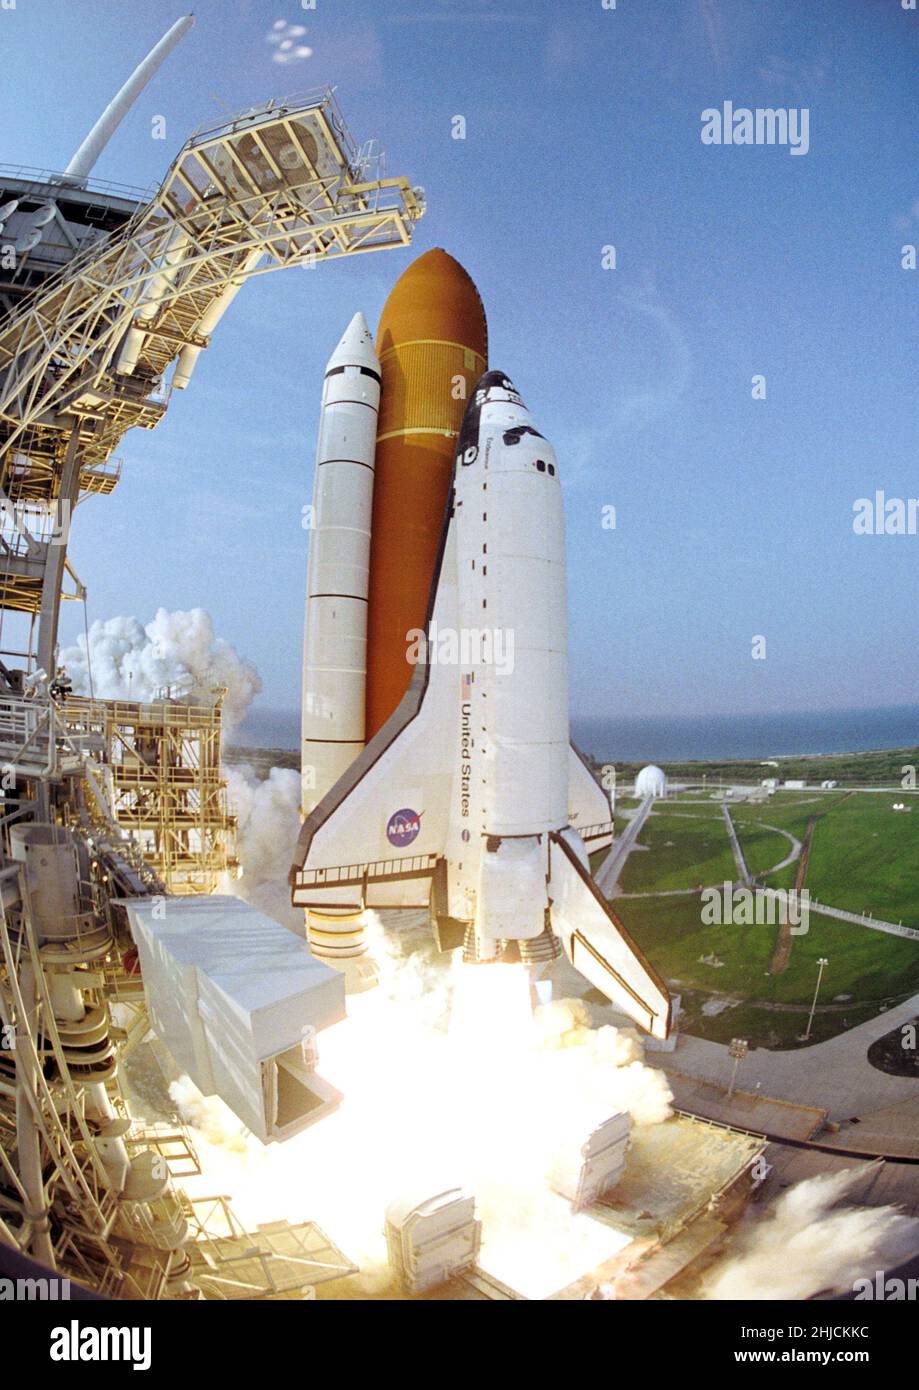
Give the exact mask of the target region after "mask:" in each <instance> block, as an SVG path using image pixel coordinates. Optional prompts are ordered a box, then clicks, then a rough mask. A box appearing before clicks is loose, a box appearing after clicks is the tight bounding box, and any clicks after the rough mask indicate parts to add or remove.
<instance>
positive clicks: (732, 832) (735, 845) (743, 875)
mask: <svg viewBox="0 0 919 1390" xmlns="http://www.w3.org/2000/svg"><path fill="white" fill-rule="evenodd" d="M721 814H722V815H723V816H724V823H725V825H726V826H727V828H728V839H729V840H730V842H731V849H732V850H733V852H734V863H735V864H736V865H737V872H738V874H739V875H740V881H741V883H743V884H744V885H745V886H746V887H747V888H749V886H750V870H749V869H748V868H747V861H746V859H744V856H743V850H742V849H741V847H740V841H739V840H738V838H737V830H736V829H735V827H734V822H733V820H732V819H731V813H730V811H729V810H728V808H727V806H722V808H721Z"/></svg>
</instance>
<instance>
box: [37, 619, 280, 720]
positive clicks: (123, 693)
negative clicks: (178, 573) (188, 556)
mask: <svg viewBox="0 0 919 1390" xmlns="http://www.w3.org/2000/svg"><path fill="white" fill-rule="evenodd" d="M60 661H61V664H62V665H63V666H64V667H66V669H67V673H68V675H69V676H70V679H71V681H72V682H73V688H74V691H75V692H76V694H78V695H89V694H90V693H91V692H94V693H95V694H96V696H98V697H99V698H100V699H103V700H140V701H148V700H152V699H154V698H155V697H159V696H162V695H163V694H164V693H165V692H166V691H167V690H168V691H169V692H170V693H171V694H175V695H177V696H179V697H180V698H182V699H189V700H200V701H201V702H202V703H203V704H211V703H212V702H213V699H214V696H213V690H214V688H215V687H216V686H226V690H227V693H226V695H225V697H224V701H223V711H224V720H225V724H226V726H227V727H229V728H233V727H235V726H236V725H237V724H239V722H240V721H241V719H242V717H243V715H244V714H245V712H246V710H247V708H248V707H249V705H250V704H251V702H252V700H253V699H254V697H255V696H256V695H257V694H258V693H259V691H260V690H261V688H262V682H261V679H260V677H259V674H258V672H257V671H256V669H255V667H254V666H253V665H252V663H251V662H249V661H247V660H246V659H245V657H242V656H240V655H239V653H238V652H237V650H236V648H235V647H233V646H231V645H230V643H229V642H226V641H224V639H223V638H222V637H217V636H216V635H215V633H214V624H213V622H212V620H211V616H210V614H209V613H207V612H205V610H204V609H203V608H192V609H190V610H189V611H188V612H187V613H186V612H181V611H179V612H175V613H170V612H168V611H167V609H165V608H158V609H157V611H156V617H155V618H154V619H153V621H152V622H149V623H147V625H146V627H143V626H142V625H141V624H140V623H139V622H138V621H137V619H136V618H128V617H120V618H108V619H106V620H105V621H104V622H101V621H98V620H97V621H96V622H94V623H93V624H92V625H91V626H90V629H89V654H88V660H87V649H86V638H85V637H84V636H83V635H82V634H81V635H80V636H79V637H78V638H77V641H76V643H75V645H74V646H72V647H66V648H64V650H63V651H62V652H61V654H60ZM90 668H91V670H92V680H90Z"/></svg>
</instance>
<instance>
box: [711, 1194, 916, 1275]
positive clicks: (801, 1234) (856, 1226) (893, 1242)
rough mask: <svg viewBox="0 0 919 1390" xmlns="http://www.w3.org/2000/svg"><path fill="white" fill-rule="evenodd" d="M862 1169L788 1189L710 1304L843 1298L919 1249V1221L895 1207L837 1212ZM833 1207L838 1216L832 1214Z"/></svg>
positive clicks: (750, 1236)
mask: <svg viewBox="0 0 919 1390" xmlns="http://www.w3.org/2000/svg"><path fill="white" fill-rule="evenodd" d="M863 1177H864V1169H863V1168H844V1169H843V1170H842V1171H841V1172H839V1173H823V1174H821V1175H820V1176H819V1177H816V1178H808V1179H806V1180H805V1181H804V1182H799V1183H797V1184H796V1186H794V1187H792V1188H790V1189H789V1191H788V1192H786V1193H785V1194H784V1195H783V1196H782V1197H780V1198H779V1200H778V1201H777V1202H776V1203H775V1205H774V1206H773V1207H772V1208H771V1209H770V1211H769V1212H768V1213H767V1214H766V1216H765V1217H764V1218H762V1219H755V1218H752V1217H751V1218H749V1220H750V1223H751V1224H748V1225H746V1228H745V1229H744V1228H741V1231H740V1233H739V1236H738V1243H737V1247H736V1250H737V1253H736V1254H734V1255H733V1256H730V1255H729V1256H728V1258H727V1260H726V1262H722V1264H721V1265H720V1266H718V1267H717V1268H716V1269H715V1270H714V1271H713V1273H712V1274H711V1275H710V1277H709V1280H708V1282H707V1283H706V1285H705V1288H704V1296H705V1297H706V1298H713V1299H715V1298H717V1299H722V1298H725V1299H731V1298H738V1299H802V1298H810V1297H812V1296H813V1295H814V1294H816V1293H819V1292H820V1291H821V1290H834V1291H836V1292H840V1293H841V1292H846V1291H848V1290H851V1288H852V1287H853V1284H854V1282H855V1280H856V1279H858V1278H859V1277H862V1276H867V1277H869V1278H873V1277H874V1274H875V1271H876V1270H885V1269H891V1268H894V1267H895V1266H896V1265H897V1264H899V1263H901V1262H902V1260H903V1259H905V1257H906V1256H907V1255H909V1254H912V1253H913V1252H914V1251H915V1249H916V1247H917V1245H919V1221H915V1220H913V1218H912V1217H909V1216H904V1215H902V1214H901V1213H900V1212H899V1211H897V1210H896V1208H895V1207H853V1206H844V1207H839V1206H838V1204H839V1203H840V1202H841V1201H842V1200H843V1198H845V1197H847V1196H848V1195H849V1193H850V1192H851V1191H852V1189H853V1188H854V1187H855V1186H856V1185H857V1184H858V1183H859V1181H860V1180H861V1179H863ZM834 1208H836V1210H834Z"/></svg>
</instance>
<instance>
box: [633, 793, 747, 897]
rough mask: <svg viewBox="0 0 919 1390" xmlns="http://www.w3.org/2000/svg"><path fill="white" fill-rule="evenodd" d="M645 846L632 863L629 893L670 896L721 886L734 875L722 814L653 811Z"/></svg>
mask: <svg viewBox="0 0 919 1390" xmlns="http://www.w3.org/2000/svg"><path fill="white" fill-rule="evenodd" d="M639 844H641V845H646V846H647V849H646V850H644V851H643V850H640V849H636V850H633V851H632V853H631V854H630V855H629V857H628V859H627V860H626V864H625V869H624V871H623V875H622V880H621V886H622V891H623V892H624V893H647V892H651V891H653V892H658V893H659V892H666V891H667V890H668V889H674V888H695V887H697V886H698V885H699V884H710V883H721V882H723V881H724V880H725V879H731V878H733V877H734V873H735V868H734V856H733V854H732V853H731V845H730V841H729V840H728V834H727V828H726V826H725V824H724V820H723V819H722V817H721V815H720V813H719V814H718V816H717V817H712V818H711V819H710V820H709V819H701V818H696V817H693V818H690V817H683V816H676V815H667V814H659V813H658V812H656V811H655V812H653V813H652V814H651V815H650V816H649V817H648V819H647V820H646V821H645V823H644V826H643V828H642V831H641V834H640V836H639Z"/></svg>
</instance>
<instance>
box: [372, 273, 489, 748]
mask: <svg viewBox="0 0 919 1390" xmlns="http://www.w3.org/2000/svg"><path fill="white" fill-rule="evenodd" d="M377 352H378V354H379V358H380V370H381V373H382V378H383V387H382V401H381V406H380V421H379V432H378V435H377V452H376V478H375V481H374V491H373V526H372V542H371V549H370V602H369V609H368V632H367V729H366V732H367V738H368V740H369V739H370V738H371V737H372V736H373V735H374V734H375V733H376V732H377V730H378V729H379V728H381V726H382V725H383V724H384V723H385V722H386V720H387V719H388V718H389V716H390V715H391V714H392V712H393V710H394V709H395V708H396V706H397V705H398V703H399V701H400V700H401V699H402V696H403V695H404V694H405V690H406V687H407V686H408V683H409V680H410V678H411V674H412V667H411V666H410V664H409V662H408V660H407V659H406V647H407V643H408V638H407V634H408V633H409V632H411V631H412V630H415V629H418V628H421V627H423V626H424V619H425V610H426V608H427V602H428V593H429V590H430V587H431V576H432V574H433V571H434V562H435V558H436V555H437V546H438V542H439V540H440V531H441V525H442V521H443V514H444V506H445V504H446V501H447V496H448V494H449V491H450V480H451V477H452V475H453V454H454V450H455V448H456V438H457V435H458V434H459V428H460V425H461V423H462V419H463V412H464V410H465V408H466V401H467V399H468V397H469V396H470V395H471V394H472V388H473V387H474V385H475V383H476V381H477V380H478V379H479V377H480V376H481V374H482V372H483V371H484V370H485V366H486V358H487V354H488V330H487V327H486V322H485V311H484V309H483V307H482V301H481V299H480V298H479V293H478V290H477V289H476V287H475V285H474V284H473V282H472V280H471V279H470V278H469V276H468V275H467V273H466V271H465V270H464V269H463V267H462V266H461V265H459V264H458V262H457V261H455V260H454V259H453V257H452V256H448V255H447V253H446V252H445V251H441V250H435V251H428V252H427V253H426V254H425V255H423V256H420V257H419V258H418V260H416V261H413V262H412V264H411V265H410V266H409V267H408V269H407V270H406V271H405V272H404V274H403V275H402V276H401V277H400V278H399V279H398V280H397V281H396V284H395V285H394V286H393V289H392V291H391V293H390V295H389V298H388V299H387V301H386V304H385V305H384V307H383V313H382V315H381V317H380V324H379V329H378V332H377Z"/></svg>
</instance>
